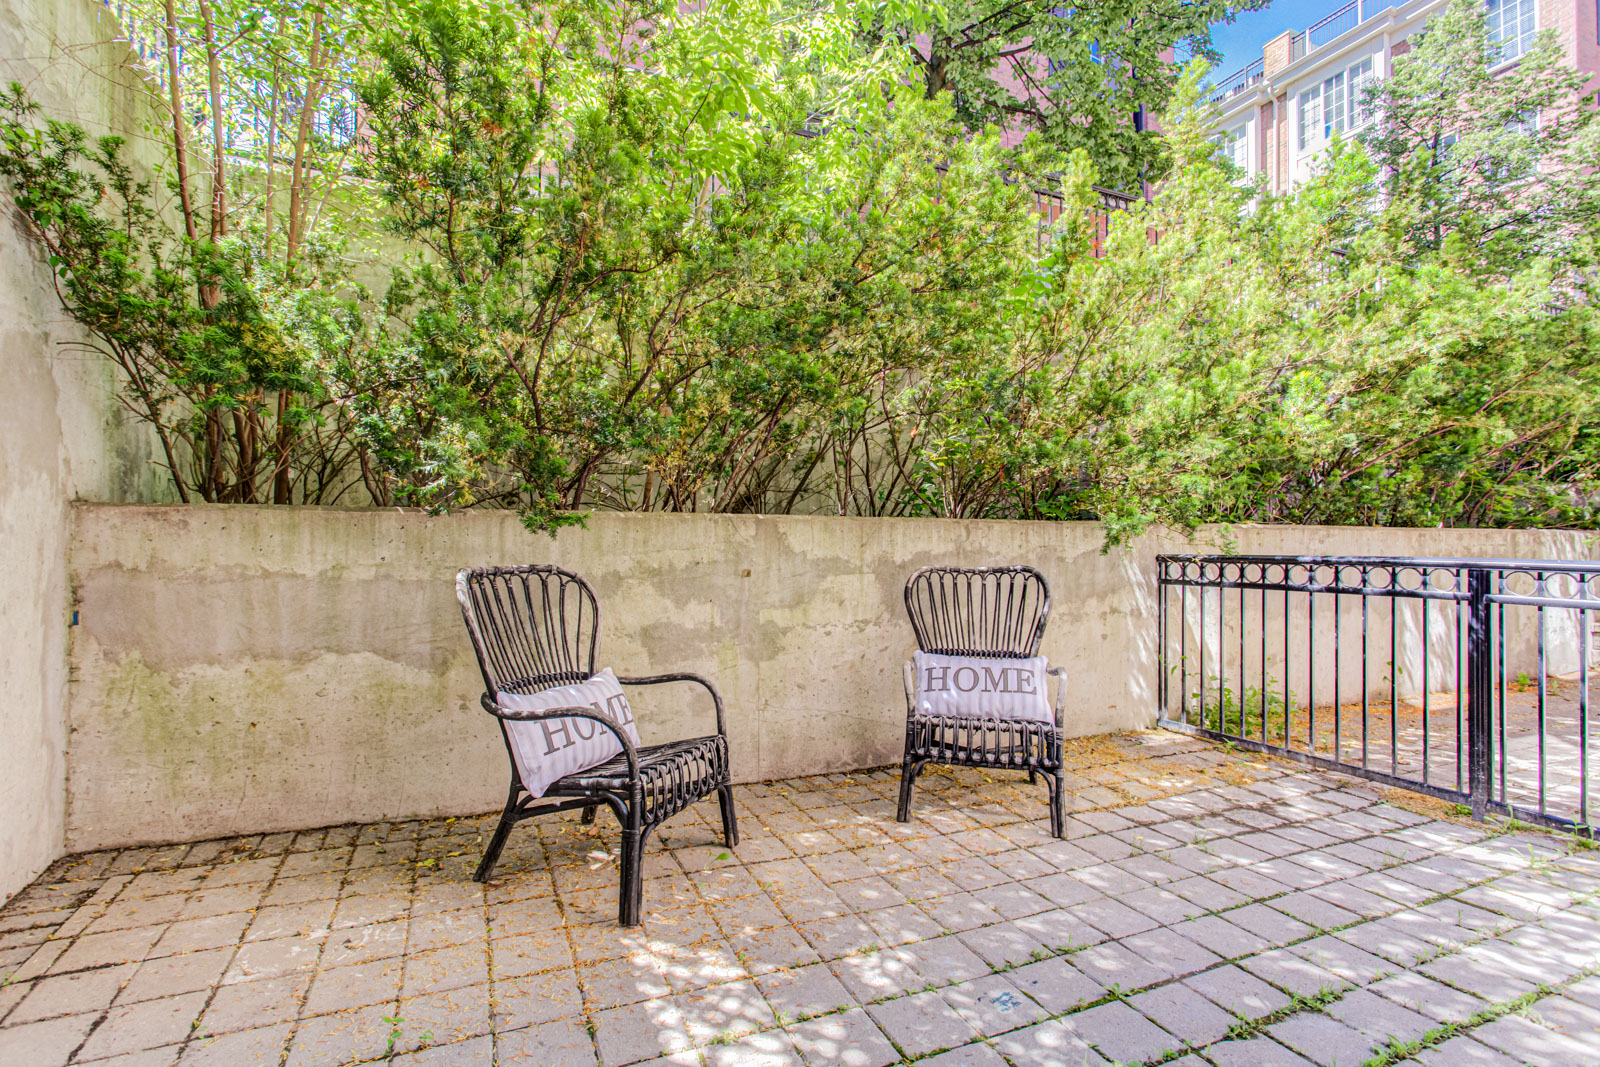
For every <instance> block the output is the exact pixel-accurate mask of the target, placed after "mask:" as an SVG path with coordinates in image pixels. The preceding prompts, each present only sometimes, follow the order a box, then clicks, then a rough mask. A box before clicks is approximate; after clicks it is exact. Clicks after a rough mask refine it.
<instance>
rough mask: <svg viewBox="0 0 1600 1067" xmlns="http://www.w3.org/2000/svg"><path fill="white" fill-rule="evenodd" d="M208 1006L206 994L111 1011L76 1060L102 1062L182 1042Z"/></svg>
mask: <svg viewBox="0 0 1600 1067" xmlns="http://www.w3.org/2000/svg"><path fill="white" fill-rule="evenodd" d="M205 1004H206V994H205V993H187V994H185V995H183V996H177V997H165V998H163V999H161V1000H147V1001H144V1002H142V1003H139V1004H129V1005H127V1006H126V1007H119V1008H112V1009H111V1011H110V1013H109V1014H107V1015H106V1017H105V1020H104V1021H103V1022H101V1023H100V1025H99V1026H97V1027H95V1031H94V1033H93V1034H90V1035H89V1040H88V1041H86V1042H84V1044H83V1047H82V1048H81V1049H79V1050H78V1056H77V1058H78V1059H80V1060H96V1059H103V1058H104V1057H106V1056H115V1055H117V1054H119V1053H123V1052H140V1051H143V1050H144V1049H148V1048H157V1047H159V1046H161V1045H170V1044H173V1043H174V1042H177V1041H181V1040H183V1039H184V1038H185V1037H187V1036H188V1035H189V1031H190V1030H192V1029H193V1028H194V1023H195V1020H196V1019H198V1018H199V1017H200V1012H201V1009H203V1008H204V1007H205Z"/></svg>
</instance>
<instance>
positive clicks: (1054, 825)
mask: <svg viewBox="0 0 1600 1067" xmlns="http://www.w3.org/2000/svg"><path fill="white" fill-rule="evenodd" d="M1046 773H1049V772H1046ZM1049 785H1050V836H1051V837H1053V838H1055V839H1056V840H1057V841H1059V840H1061V839H1062V838H1064V837H1066V836H1067V819H1066V813H1065V811H1064V808H1065V803H1066V798H1065V794H1064V790H1063V786H1062V780H1061V773H1060V772H1059V771H1057V772H1056V773H1055V774H1052V775H1050V783H1049Z"/></svg>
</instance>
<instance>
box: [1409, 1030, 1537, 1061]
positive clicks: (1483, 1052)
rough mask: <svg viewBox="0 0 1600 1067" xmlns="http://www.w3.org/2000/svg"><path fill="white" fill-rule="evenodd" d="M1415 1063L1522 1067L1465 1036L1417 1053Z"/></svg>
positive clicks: (1507, 1057)
mask: <svg viewBox="0 0 1600 1067" xmlns="http://www.w3.org/2000/svg"><path fill="white" fill-rule="evenodd" d="M1416 1062H1417V1063H1420V1064H1422V1065H1423V1067H1523V1065H1522V1064H1521V1063H1519V1062H1518V1061H1517V1060H1514V1059H1512V1058H1511V1057H1510V1056H1507V1055H1506V1054H1505V1053H1503V1052H1496V1051H1495V1050H1494V1049H1492V1048H1490V1047H1489V1046H1488V1045H1484V1044H1480V1043H1479V1042H1477V1041H1474V1040H1473V1039H1472V1038H1471V1037H1470V1036H1467V1035H1465V1034H1463V1035H1461V1036H1460V1037H1452V1038H1451V1039H1450V1040H1449V1041H1446V1042H1444V1043H1443V1044H1441V1045H1435V1046H1434V1047H1433V1048H1430V1049H1426V1050H1424V1051H1422V1052H1419V1053H1418V1054H1417V1057H1416Z"/></svg>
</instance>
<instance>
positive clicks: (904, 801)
mask: <svg viewBox="0 0 1600 1067" xmlns="http://www.w3.org/2000/svg"><path fill="white" fill-rule="evenodd" d="M921 770H922V764H920V763H918V762H916V761H915V760H909V759H908V760H906V761H905V763H903V764H901V766H900V809H899V810H898V811H897V812H895V816H894V821H895V822H910V821H911V784H912V783H913V782H915V781H916V780H917V775H918V773H920V772H921Z"/></svg>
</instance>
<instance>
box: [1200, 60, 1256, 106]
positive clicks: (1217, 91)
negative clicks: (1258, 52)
mask: <svg viewBox="0 0 1600 1067" xmlns="http://www.w3.org/2000/svg"><path fill="white" fill-rule="evenodd" d="M1265 72H1266V64H1265V62H1264V61H1263V60H1260V59H1258V60H1256V61H1255V62H1254V63H1248V64H1246V65H1245V66H1243V67H1240V68H1239V69H1238V70H1236V71H1234V72H1233V73H1232V74H1230V75H1228V76H1227V77H1226V78H1224V79H1222V80H1221V81H1220V82H1218V83H1217V84H1216V85H1214V86H1212V87H1211V100H1212V102H1213V103H1220V102H1221V101H1223V100H1226V99H1228V98H1229V97H1232V96H1238V95H1239V94H1240V93H1242V92H1244V91H1245V90H1247V89H1249V88H1250V87H1251V86H1252V85H1255V84H1256V83H1258V82H1260V81H1261V79H1262V77H1263V76H1264V75H1265Z"/></svg>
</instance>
